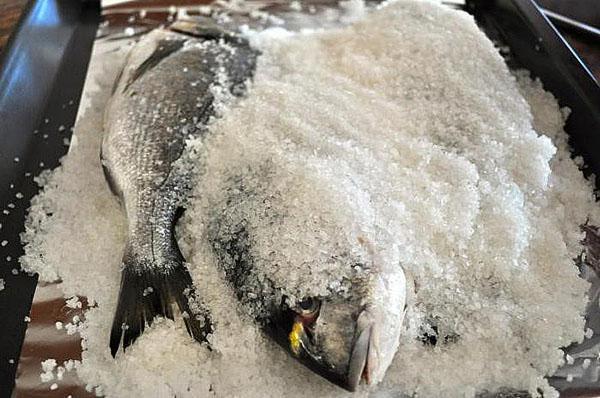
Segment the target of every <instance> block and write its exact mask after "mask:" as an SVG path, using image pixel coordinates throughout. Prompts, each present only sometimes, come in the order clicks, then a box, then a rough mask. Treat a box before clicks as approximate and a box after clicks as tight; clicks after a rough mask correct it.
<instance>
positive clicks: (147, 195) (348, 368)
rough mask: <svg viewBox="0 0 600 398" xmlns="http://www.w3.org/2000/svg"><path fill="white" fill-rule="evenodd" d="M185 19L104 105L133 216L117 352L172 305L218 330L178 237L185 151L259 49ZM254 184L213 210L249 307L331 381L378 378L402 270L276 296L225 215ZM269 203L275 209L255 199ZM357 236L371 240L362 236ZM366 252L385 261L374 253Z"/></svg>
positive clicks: (143, 49)
mask: <svg viewBox="0 0 600 398" xmlns="http://www.w3.org/2000/svg"><path fill="white" fill-rule="evenodd" d="M184 27H185V29H183V30H185V31H186V33H188V34H191V35H192V37H190V36H186V35H182V34H178V33H173V32H169V31H165V30H157V31H154V32H152V33H150V34H149V35H147V36H146V37H145V38H143V39H142V40H141V41H140V42H139V43H138V44H137V45H136V46H135V47H134V48H133V50H132V51H131V53H130V55H129V59H128V61H127V63H126V66H125V68H124V70H123V73H122V76H121V77H120V78H119V80H118V83H117V85H116V86H115V92H114V94H113V97H112V99H111V101H110V104H109V106H108V109H107V111H106V118H105V127H106V132H105V137H104V142H103V146H102V159H103V165H104V169H105V174H106V177H107V181H108V183H109V185H110V186H111V189H112V190H113V192H114V193H115V194H116V195H117V196H118V197H119V198H120V199H121V202H122V204H123V207H124V209H125V212H126V214H127V218H128V224H129V237H128V242H127V245H126V248H125V252H124V255H123V269H122V279H121V289H120V293H119V301H118V305H117V309H116V313H115V318H114V321H113V326H112V331H111V339H110V347H111V352H112V354H113V356H114V355H115V354H116V352H117V351H118V348H119V346H120V343H121V339H122V340H123V346H124V347H127V346H129V345H130V344H131V343H132V342H133V341H134V340H135V339H136V338H137V337H138V336H139V335H140V334H141V333H142V332H143V330H144V328H145V326H146V324H148V325H150V324H151V323H152V320H153V318H154V317H155V316H166V317H169V318H172V317H173V312H172V309H171V304H172V303H176V304H177V305H178V307H179V310H180V311H181V312H182V314H184V321H185V323H186V326H187V328H188V331H189V332H190V334H191V335H192V336H193V337H194V338H195V339H196V340H198V341H205V340H206V336H207V334H209V333H210V332H211V331H212V323H211V320H210V314H209V312H208V311H207V310H206V309H205V308H204V307H203V306H202V301H201V297H196V294H195V291H194V287H193V285H192V280H191V277H190V275H189V273H188V271H187V269H186V268H185V264H184V259H183V257H182V255H181V253H180V251H179V249H178V247H177V242H176V240H175V238H174V224H175V222H176V220H177V216H178V210H179V209H180V206H181V202H182V199H184V198H185V196H186V193H187V191H188V189H189V185H190V180H189V177H188V176H185V175H182V173H180V172H179V170H178V168H177V167H176V166H177V163H176V161H177V159H178V158H179V157H180V156H181V153H182V149H183V146H184V140H185V138H186V137H187V136H190V135H193V136H201V135H202V134H204V133H206V132H207V131H208V129H207V127H206V126H207V122H208V121H209V118H210V117H211V116H214V115H215V109H214V108H215V104H214V100H215V96H214V92H215V90H214V89H213V88H212V87H214V86H213V85H214V84H215V82H216V81H219V80H224V81H225V82H226V83H225V88H226V89H227V91H229V92H231V93H233V94H240V93H243V92H244V90H243V88H244V83H245V82H246V81H247V80H248V79H249V78H250V77H251V76H252V74H253V71H254V68H255V64H256V58H257V52H256V51H255V50H253V49H251V48H250V46H249V45H248V43H247V42H246V41H245V40H243V39H240V38H239V37H237V36H235V35H231V34H227V33H225V32H223V31H220V30H219V29H218V28H202V27H200V26H189V25H188V26H184ZM175 28H176V29H178V28H177V25H176V27H175ZM179 30H181V29H179ZM223 77H225V79H223ZM240 134H243V131H240ZM183 174H185V173H183ZM239 183H240V184H241V185H242V186H243V185H244V181H240V182H239ZM245 194H246V192H245V190H244V189H241V187H236V186H235V184H233V185H232V190H231V195H232V196H231V197H230V198H228V200H227V201H226V202H227V203H228V206H229V209H220V208H216V209H215V217H211V219H210V220H204V221H206V222H207V224H208V225H209V234H208V235H209V236H208V238H209V239H210V241H211V244H212V247H213V249H214V251H215V254H216V257H217V258H218V259H219V261H220V266H221V267H222V268H223V270H224V271H225V275H226V277H227V279H228V281H229V283H230V285H231V287H232V289H233V291H234V292H235V293H236V294H237V297H238V299H239V300H240V302H241V304H242V306H248V307H254V308H256V306H257V305H258V306H260V307H261V308H262V310H261V311H260V313H257V314H256V321H257V322H258V323H259V324H260V325H261V326H262V327H263V328H264V330H265V331H266V332H267V334H268V335H270V336H271V337H272V338H273V339H274V340H275V341H276V342H277V343H278V344H279V345H281V346H282V347H283V348H284V349H285V350H286V351H287V352H289V353H290V354H291V355H292V356H293V357H294V358H295V359H297V360H298V361H299V362H301V363H302V364H304V365H305V366H307V367H308V368H310V369H311V370H313V371H314V372H316V373H317V374H319V375H321V376H323V377H325V378H326V379H328V380H329V381H331V382H333V383H335V384H337V385H339V386H341V387H343V388H346V389H348V390H350V391H354V390H356V388H357V387H358V385H359V384H360V383H361V381H365V382H367V383H372V384H374V383H376V382H378V381H380V380H381V379H382V378H383V376H384V374H385V371H386V369H387V368H388V366H389V365H390V363H391V361H392V358H393V356H394V354H395V352H396V350H397V347H398V344H399V342H398V339H399V335H400V332H401V327H402V322H403V318H404V307H405V301H406V300H405V299H406V283H405V282H406V281H405V279H404V273H403V272H402V268H401V267H400V266H399V265H398V266H397V267H393V269H394V270H395V272H394V273H393V274H391V275H390V274H385V273H382V272H379V271H374V272H370V273H368V275H365V276H363V277H357V278H355V279H353V280H352V281H351V284H350V286H349V288H348V290H347V291H346V292H345V293H344V294H341V293H339V294H338V293H336V292H332V294H329V295H326V296H321V297H302V298H301V299H300V300H297V301H296V302H294V303H293V304H290V302H289V301H287V300H285V297H282V296H281V294H277V291H280V290H285V289H284V288H285V286H277V282H276V281H274V280H272V278H271V277H270V275H269V274H268V272H265V271H264V270H257V269H256V268H255V267H254V265H255V264H254V263H253V260H252V257H251V255H250V254H249V245H250V244H251V243H250V242H251V241H252V239H251V238H252V237H251V236H249V235H248V234H249V233H251V232H250V231H252V229H251V228H246V226H244V225H242V224H239V225H238V224H235V223H233V224H232V222H233V221H232V218H231V217H226V216H223V217H222V216H221V215H222V214H224V213H223V211H224V212H225V213H228V212H235V206H236V204H240V203H243V202H244V201H245V200H246V199H247V198H246V197H245V196H244V195H245ZM263 211H266V212H268V211H269V209H257V213H261V212H263ZM232 231H234V233H232ZM356 244H357V245H366V246H369V243H368V242H366V241H364V240H361V241H358V242H356ZM273 250H277V247H273ZM373 257H376V256H373ZM357 261H360V262H363V263H373V264H371V266H372V268H373V270H377V269H379V264H376V263H377V261H376V260H373V259H361V260H357ZM257 280H260V281H261V283H257ZM259 286H262V288H258V287H259ZM265 286H270V290H269V289H266V288H264V287H265ZM249 293H251V294H249ZM248 297H253V298H252V299H251V300H249V299H248Z"/></svg>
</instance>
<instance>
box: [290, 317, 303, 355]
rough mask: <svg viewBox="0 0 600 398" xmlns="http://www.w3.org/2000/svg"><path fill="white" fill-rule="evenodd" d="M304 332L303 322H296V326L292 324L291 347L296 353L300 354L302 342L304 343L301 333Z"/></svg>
mask: <svg viewBox="0 0 600 398" xmlns="http://www.w3.org/2000/svg"><path fill="white" fill-rule="evenodd" d="M303 332H304V326H302V323H301V322H294V326H292V331H291V332H290V335H289V339H290V348H291V349H292V352H293V353H294V355H298V354H300V344H301V343H302V339H301V337H300V336H301V334H302V333H303Z"/></svg>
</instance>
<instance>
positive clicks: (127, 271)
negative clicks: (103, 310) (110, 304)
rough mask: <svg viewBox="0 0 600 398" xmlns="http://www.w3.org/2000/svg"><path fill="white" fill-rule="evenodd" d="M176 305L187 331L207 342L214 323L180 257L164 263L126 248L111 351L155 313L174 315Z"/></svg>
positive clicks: (139, 330)
mask: <svg viewBox="0 0 600 398" xmlns="http://www.w3.org/2000/svg"><path fill="white" fill-rule="evenodd" d="M175 304H176V305H177V307H178V308H179V311H180V312H181V316H182V317H183V319H184V322H185V326H186V329H187V331H188V333H189V334H190V335H191V336H192V337H193V338H194V339H196V340H197V341H198V342H207V336H208V335H209V334H210V333H212V331H213V326H212V322H211V318H210V313H209V311H208V310H207V309H206V308H205V307H204V306H203V304H202V303H201V302H200V301H199V300H198V299H197V297H196V292H195V288H194V285H193V282H192V277H191V275H190V273H189V271H188V269H187V267H186V266H185V264H184V262H183V259H181V261H172V262H170V263H169V264H168V266H167V267H160V268H159V267H156V266H153V264H148V263H144V261H139V260H138V258H137V257H136V256H133V255H131V254H130V250H126V253H125V256H124V260H123V269H122V271H121V287H120V290H119V299H118V304H117V308H116V311H115V315H114V318H113V324H112V329H111V333H110V351H111V354H112V356H113V357H114V356H115V355H116V354H117V351H118V350H119V346H120V343H121V341H123V350H125V349H126V348H127V347H129V346H130V345H131V344H133V342H134V341H135V340H136V339H137V338H138V337H139V336H140V335H141V334H142V333H143V332H144V329H145V327H146V325H148V326H151V325H152V322H153V321H154V319H155V318H156V317H165V318H170V319H174V317H173V306H174V305H175Z"/></svg>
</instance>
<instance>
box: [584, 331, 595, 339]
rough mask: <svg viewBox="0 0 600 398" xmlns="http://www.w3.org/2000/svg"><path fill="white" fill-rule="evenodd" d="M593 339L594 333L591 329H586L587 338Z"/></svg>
mask: <svg viewBox="0 0 600 398" xmlns="http://www.w3.org/2000/svg"><path fill="white" fill-rule="evenodd" d="M592 337H594V331H593V330H592V329H591V328H587V329H585V338H586V339H591V338H592Z"/></svg>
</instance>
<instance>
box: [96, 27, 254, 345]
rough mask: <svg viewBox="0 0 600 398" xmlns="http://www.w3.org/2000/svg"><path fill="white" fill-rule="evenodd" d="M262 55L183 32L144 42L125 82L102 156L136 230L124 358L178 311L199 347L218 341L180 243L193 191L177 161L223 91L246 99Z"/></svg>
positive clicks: (216, 34)
mask: <svg viewBox="0 0 600 398" xmlns="http://www.w3.org/2000/svg"><path fill="white" fill-rule="evenodd" d="M181 27H183V29H181ZM177 30H179V31H180V32H177ZM181 32H183V33H181ZM256 55H257V53H256V51H254V50H252V49H251V48H250V46H249V45H248V43H247V41H246V40H244V39H242V38H240V37H238V36H236V35H233V34H231V33H228V32H226V31H223V30H221V29H220V28H218V27H217V26H210V25H207V26H200V25H189V24H185V23H182V24H177V23H176V24H174V25H173V26H172V27H171V29H170V30H164V29H157V30H154V31H152V32H151V33H149V34H148V35H146V36H145V37H143V38H142V39H141V40H140V41H139V42H138V43H137V44H136V45H135V46H134V47H133V48H132V50H131V51H130V53H129V55H128V59H127V60H126V63H125V66H124V68H123V70H122V72H121V75H120V76H119V77H118V78H117V81H116V84H115V86H114V88H113V94H112V97H111V99H110V101H109V104H108V105H107V109H106V111H105V123H104V125H105V131H104V137H103V142H102V152H101V158H102V165H103V169H104V173H105V177H106V180H107V181H108V183H109V185H110V188H111V190H112V192H113V193H114V194H115V195H116V196H117V197H118V198H119V199H120V202H121V204H122V207H123V209H124V211H125V213H126V216H127V220H128V237H127V243H126V246H125V250H124V254H123V262H122V270H121V286H120V291H119V298H118V304H117V308H116V312H115V315H114V320H113V325H112V330H111V336H110V348H111V353H112V355H113V356H115V355H116V353H117V351H118V349H119V346H120V343H121V340H122V341H123V348H124V349H125V348H126V347H128V346H129V345H130V344H132V343H133V342H134V341H135V339H136V338H137V337H139V335H140V334H141V333H143V331H144V328H145V326H146V324H148V325H151V324H152V321H153V319H154V318H155V317H156V316H163V317H168V318H171V319H172V318H173V309H172V306H173V305H175V304H176V305H177V306H178V307H179V310H180V312H181V314H182V316H183V318H184V321H185V324H186V327H187V330H188V332H189V333H190V335H192V336H193V337H194V338H195V339H196V340H198V341H206V336H207V335H208V334H209V333H210V332H211V331H212V323H211V319H210V314H209V313H208V311H207V310H206V308H205V307H204V306H203V305H202V302H201V300H200V299H199V298H197V297H196V293H195V289H194V286H193V284H192V278H191V276H190V274H189V272H188V270H187V268H186V266H185V261H184V259H183V256H182V254H181V252H180V250H179V247H178V246H177V241H176V239H175V237H174V226H175V223H176V221H177V217H178V214H179V213H180V210H181V206H182V202H183V200H184V199H185V197H186V194H187V191H188V188H189V181H188V180H189V178H188V176H186V173H185V172H182V171H181V170H180V169H182V168H180V169H178V168H177V167H176V161H177V160H178V159H179V158H180V156H181V155H182V151H183V148H184V144H185V140H186V139H187V138H189V137H191V136H201V135H202V134H204V133H205V132H206V131H207V128H206V126H207V122H208V121H209V119H210V118H211V117H212V116H214V115H215V108H216V104H215V93H216V92H217V91H218V90H215V87H217V86H218V87H217V88H219V89H220V90H225V91H228V92H230V93H232V94H240V93H241V92H242V91H243V88H244V84H245V82H246V81H247V80H248V79H249V78H250V77H251V76H252V73H253V71H254V67H255V61H256ZM219 82H220V83H219ZM217 83H219V84H217Z"/></svg>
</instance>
